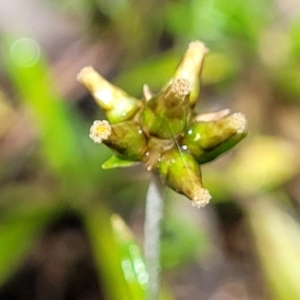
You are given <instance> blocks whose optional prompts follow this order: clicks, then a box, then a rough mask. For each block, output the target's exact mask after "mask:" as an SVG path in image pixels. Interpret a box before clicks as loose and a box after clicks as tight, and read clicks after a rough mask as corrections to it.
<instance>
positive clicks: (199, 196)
mask: <svg viewBox="0 0 300 300" xmlns="http://www.w3.org/2000/svg"><path fill="white" fill-rule="evenodd" d="M192 196H193V197H192V205H193V206H196V207H197V208H201V207H204V206H205V205H207V204H208V203H209V200H210V199H211V195H210V193H209V191H208V190H207V189H204V188H201V187H197V188H195V189H194V190H193V192H192Z"/></svg>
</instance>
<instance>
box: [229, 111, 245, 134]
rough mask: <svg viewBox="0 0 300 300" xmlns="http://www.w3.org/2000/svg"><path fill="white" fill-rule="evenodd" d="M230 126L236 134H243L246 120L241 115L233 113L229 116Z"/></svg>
mask: <svg viewBox="0 0 300 300" xmlns="http://www.w3.org/2000/svg"><path fill="white" fill-rule="evenodd" d="M230 123H231V126H232V127H233V128H234V129H235V131H236V133H243V132H245V131H246V128H247V119H246V117H245V115H243V114H242V113H240V112H238V113H234V114H232V115H231V116H230Z"/></svg>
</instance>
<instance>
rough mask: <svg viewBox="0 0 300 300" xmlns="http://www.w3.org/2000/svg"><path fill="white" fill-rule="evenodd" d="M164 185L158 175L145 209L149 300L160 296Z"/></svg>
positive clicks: (154, 175) (149, 192) (148, 194)
mask: <svg viewBox="0 0 300 300" xmlns="http://www.w3.org/2000/svg"><path fill="white" fill-rule="evenodd" d="M162 194H163V184H162V183H161V181H160V178H159V177H158V176H157V175H156V174H152V175H151V181H150V185H149V188H148V192H147V196H146V209H145V228H144V234H145V242H144V247H145V259H146V265H147V269H148V273H149V282H148V291H147V298H146V299H147V300H158V299H159V294H160V221H161V219H162V214H163V197H162Z"/></svg>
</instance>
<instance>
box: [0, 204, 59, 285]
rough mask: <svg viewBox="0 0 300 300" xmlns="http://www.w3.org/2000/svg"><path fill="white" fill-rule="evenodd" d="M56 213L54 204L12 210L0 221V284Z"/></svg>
mask: <svg viewBox="0 0 300 300" xmlns="http://www.w3.org/2000/svg"><path fill="white" fill-rule="evenodd" d="M56 213H57V209H56V207H54V206H51V207H49V205H47V206H40V205H39V206H32V205H30V206H29V207H28V208H27V209H24V208H23V209H22V210H17V211H16V210H13V211H12V212H11V213H6V214H5V216H1V221H0V286H1V285H2V284H3V283H5V281H6V280H7V279H8V278H9V276H10V275H11V274H12V273H13V272H14V271H16V269H17V268H18V266H19V264H20V263H21V262H22V259H23V258H24V256H25V255H26V254H27V252H28V251H29V249H30V247H31V246H32V245H33V241H34V239H35V238H36V237H37V235H38V234H39V233H40V231H41V230H42V229H43V228H44V226H45V225H46V224H47V223H48V222H49V221H50V220H51V218H52V217H53V216H55V214H56Z"/></svg>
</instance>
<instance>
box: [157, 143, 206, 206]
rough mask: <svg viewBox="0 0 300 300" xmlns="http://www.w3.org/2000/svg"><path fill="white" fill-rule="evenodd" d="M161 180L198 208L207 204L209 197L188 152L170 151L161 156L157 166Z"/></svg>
mask: <svg viewBox="0 0 300 300" xmlns="http://www.w3.org/2000/svg"><path fill="white" fill-rule="evenodd" d="M158 171H159V173H160V175H161V178H162V180H163V181H164V182H165V183H166V184H167V185H168V186H169V187H171V188H172V189H174V190H175V191H176V192H178V193H181V194H184V195H185V196H187V197H188V198H189V199H190V200H191V201H192V205H193V206H196V207H198V208H200V207H203V206H205V205H206V204H208V202H209V200H210V198H211V196H210V194H209V192H208V190H207V189H205V188H203V185H202V179H201V171H200V167H199V165H198V163H197V161H196V160H195V159H194V158H193V157H192V155H190V154H189V153H188V152H180V151H179V150H178V149H172V150H169V151H167V152H166V153H165V154H163V155H162V157H161V159H160V163H159V166H158Z"/></svg>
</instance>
